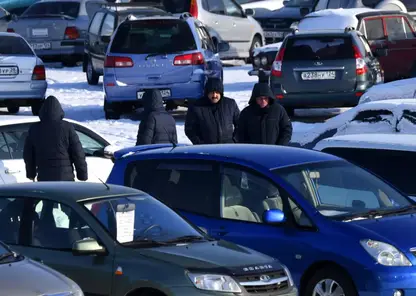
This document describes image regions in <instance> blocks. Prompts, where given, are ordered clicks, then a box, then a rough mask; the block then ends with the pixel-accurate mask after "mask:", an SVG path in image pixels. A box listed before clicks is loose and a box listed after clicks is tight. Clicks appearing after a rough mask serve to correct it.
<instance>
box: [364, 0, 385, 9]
mask: <svg viewBox="0 0 416 296" xmlns="http://www.w3.org/2000/svg"><path fill="white" fill-rule="evenodd" d="M361 1H362V3H363V5H364V6H366V7H369V8H375V7H376V6H377V5H378V4H379V3H380V2H381V1H383V0H361Z"/></svg>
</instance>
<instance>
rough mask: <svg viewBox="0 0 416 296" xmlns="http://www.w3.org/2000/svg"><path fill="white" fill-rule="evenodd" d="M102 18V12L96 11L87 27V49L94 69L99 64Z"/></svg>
mask: <svg viewBox="0 0 416 296" xmlns="http://www.w3.org/2000/svg"><path fill="white" fill-rule="evenodd" d="M103 20H104V12H103V11H97V12H96V13H95V14H94V17H93V19H92V21H91V23H90V26H89V28H88V45H87V47H88V51H89V57H90V59H91V62H92V65H93V67H94V69H96V68H97V69H98V68H99V65H100V55H99V53H100V50H99V49H100V45H99V32H100V28H101V24H102V22H103Z"/></svg>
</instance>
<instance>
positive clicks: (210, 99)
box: [185, 78, 240, 145]
mask: <svg viewBox="0 0 416 296" xmlns="http://www.w3.org/2000/svg"><path fill="white" fill-rule="evenodd" d="M239 115H240V110H239V109H238V106H237V103H236V102H235V101H234V100H233V99H230V98H227V97H224V86H223V84H222V81H221V80H220V79H218V78H210V79H208V81H207V83H206V85H205V94H204V97H202V98H201V99H198V100H196V101H195V102H194V103H193V104H192V105H191V106H190V107H189V109H188V113H187V114H186V120H185V134H186V136H187V137H188V138H189V140H191V142H192V143H193V144H194V145H197V144H220V143H234V142H236V139H235V132H236V128H237V123H238V117H239Z"/></svg>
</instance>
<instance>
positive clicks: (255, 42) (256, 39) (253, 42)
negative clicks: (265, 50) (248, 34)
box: [246, 36, 263, 64]
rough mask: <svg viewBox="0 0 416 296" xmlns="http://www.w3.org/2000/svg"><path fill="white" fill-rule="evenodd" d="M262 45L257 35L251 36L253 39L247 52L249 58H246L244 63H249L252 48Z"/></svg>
mask: <svg viewBox="0 0 416 296" xmlns="http://www.w3.org/2000/svg"><path fill="white" fill-rule="evenodd" d="M262 46H263V44H262V42H261V39H260V38H259V37H257V36H255V37H254V38H253V41H252V42H251V46H250V51H249V52H248V54H249V58H248V59H247V60H246V63H248V64H251V62H252V57H253V51H254V49H255V48H257V47H262Z"/></svg>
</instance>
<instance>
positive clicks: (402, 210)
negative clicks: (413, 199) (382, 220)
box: [384, 205, 416, 215]
mask: <svg viewBox="0 0 416 296" xmlns="http://www.w3.org/2000/svg"><path fill="white" fill-rule="evenodd" d="M414 209H416V205H408V206H405V207H401V208H397V209H393V210H386V212H385V213H384V215H394V214H400V213H406V212H408V211H411V210H414Z"/></svg>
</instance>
